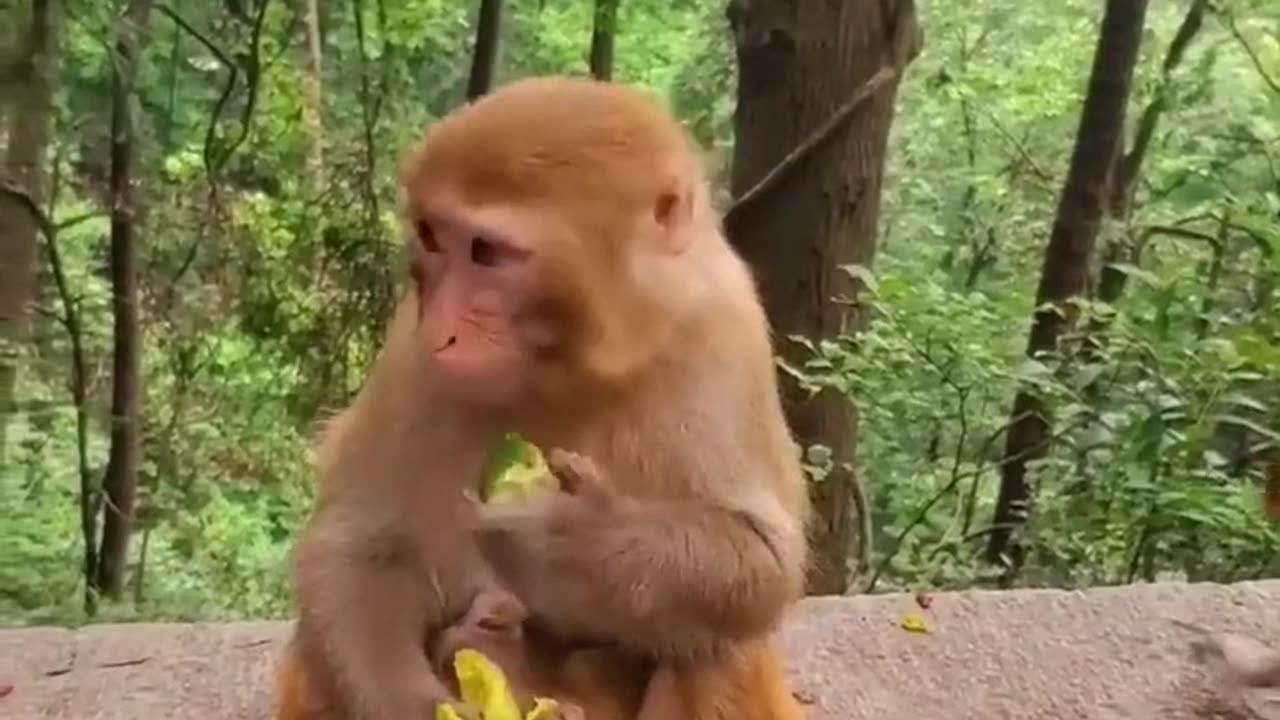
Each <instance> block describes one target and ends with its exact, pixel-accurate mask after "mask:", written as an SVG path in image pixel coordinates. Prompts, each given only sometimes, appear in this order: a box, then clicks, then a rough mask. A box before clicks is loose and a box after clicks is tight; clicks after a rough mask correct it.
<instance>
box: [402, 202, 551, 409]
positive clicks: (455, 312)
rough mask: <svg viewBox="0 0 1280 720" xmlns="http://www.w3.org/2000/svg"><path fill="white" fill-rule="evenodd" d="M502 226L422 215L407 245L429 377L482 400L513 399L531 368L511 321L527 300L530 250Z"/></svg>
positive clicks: (480, 219) (470, 216) (476, 218)
mask: <svg viewBox="0 0 1280 720" xmlns="http://www.w3.org/2000/svg"><path fill="white" fill-rule="evenodd" d="M486 220H487V221H488V222H486ZM500 220H501V218H496V217H489V218H485V217H484V215H483V214H482V213H477V212H470V213H467V215H466V216H465V217H464V216H463V214H462V213H434V214H433V213H420V214H419V215H418V216H417V219H416V220H415V222H414V233H415V236H416V237H415V238H414V241H413V242H411V243H410V244H411V251H412V261H413V264H412V269H413V277H414V282H415V283H416V285H417V289H418V319H419V323H420V324H421V326H422V327H423V330H424V333H423V336H424V343H426V345H427V347H426V348H425V349H426V351H427V352H428V353H429V354H430V360H431V365H432V368H433V371H434V373H435V374H436V376H437V377H438V378H440V379H442V380H443V381H444V382H445V384H446V385H450V384H455V383H456V384H457V386H458V390H459V391H461V392H465V393H466V394H467V396H468V397H469V398H474V399H475V400H477V401H480V402H486V401H488V402H502V401H503V400H505V399H509V398H512V397H514V396H515V395H516V394H518V393H519V391H520V390H521V388H522V386H523V384H524V382H525V380H526V379H527V377H528V375H529V373H530V369H531V368H530V365H531V355H532V353H531V350H530V348H528V347H526V346H525V343H524V342H523V340H522V336H521V333H520V332H518V328H517V327H516V321H515V318H516V317H517V315H518V314H519V312H520V310H521V308H522V306H523V305H524V304H525V303H527V302H528V300H529V298H530V297H531V293H532V287H533V271H532V267H531V263H530V262H529V261H530V259H531V258H532V256H533V251H532V250H530V249H528V248H527V247H522V246H520V245H517V244H516V243H515V242H514V241H513V240H511V237H512V233H511V232H509V226H507V224H506V223H502V222H500Z"/></svg>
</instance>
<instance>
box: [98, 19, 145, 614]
mask: <svg viewBox="0 0 1280 720" xmlns="http://www.w3.org/2000/svg"><path fill="white" fill-rule="evenodd" d="M150 11H151V0H131V1H130V3H129V8H128V10H126V11H125V15H124V17H123V18H122V19H121V23H120V25H119V27H118V30H117V36H116V43H115V54H116V62H115V64H114V66H113V67H114V68H115V69H114V71H113V72H112V74H111V182H110V190H111V258H110V266H111V289H112V297H111V310H112V313H113V315H114V319H115V323H114V332H115V347H114V352H113V354H112V381H111V450H110V453H109V455H108V458H107V469H106V473H105V474H104V475H103V479H102V490H103V518H102V545H101V549H100V551H99V553H98V578H97V587H98V590H99V591H100V592H101V593H102V594H104V595H106V596H107V597H110V598H119V597H120V592H121V590H122V589H123V587H124V569H125V563H126V559H127V556H128V552H129V533H130V530H131V528H132V524H133V499H134V492H135V490H136V489H137V484H138V460H139V458H138V455H139V450H140V443H139V437H138V413H139V408H138V397H139V384H140V380H141V378H140V361H141V345H142V338H141V329H140V327H139V325H138V247H137V231H138V227H137V213H136V211H137V188H138V184H139V183H140V179H139V178H138V177H137V176H136V170H137V168H136V164H137V148H136V147H135V143H134V140H135V137H134V136H135V133H134V127H133V116H132V112H131V108H130V97H129V96H130V93H132V92H133V82H134V78H135V77H136V69H137V57H138V52H137V45H138V38H139V36H140V35H141V28H142V27H143V25H145V23H146V20H147V15H148V14H149V13H150Z"/></svg>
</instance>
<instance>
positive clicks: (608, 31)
mask: <svg viewBox="0 0 1280 720" xmlns="http://www.w3.org/2000/svg"><path fill="white" fill-rule="evenodd" d="M620 1H621V0H596V12H595V18H594V21H593V22H592V24H591V57H590V64H591V75H592V77H595V78H597V79H599V80H612V79H613V39H614V37H615V36H616V35H617V33H618V3H619V2H620Z"/></svg>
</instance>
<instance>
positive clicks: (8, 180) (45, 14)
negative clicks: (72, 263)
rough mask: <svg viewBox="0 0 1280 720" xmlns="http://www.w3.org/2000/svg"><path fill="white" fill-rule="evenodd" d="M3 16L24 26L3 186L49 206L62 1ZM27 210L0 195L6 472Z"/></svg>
mask: <svg viewBox="0 0 1280 720" xmlns="http://www.w3.org/2000/svg"><path fill="white" fill-rule="evenodd" d="M22 4H23V5H27V6H28V7H25V8H22V9H17V8H15V9H14V10H13V11H12V12H10V13H6V15H7V16H8V17H9V18H10V19H11V20H14V21H17V22H20V23H25V26H24V31H23V32H21V33H19V34H18V37H23V38H25V41H26V42H25V47H21V48H20V49H19V50H18V52H17V54H16V55H15V57H14V58H13V60H14V63H15V64H14V67H13V68H12V73H13V74H12V84H11V87H9V88H6V89H5V93H4V97H5V99H6V100H7V101H8V102H7V103H6V104H7V107H6V108H5V113H4V115H3V116H2V119H3V120H4V121H5V122H7V125H6V129H5V132H4V133H3V134H4V137H5V139H6V140H7V144H6V148H5V154H4V171H3V173H0V175H2V176H0V183H3V184H5V185H7V186H10V187H11V188H12V189H14V190H15V191H17V192H19V193H22V194H25V195H26V196H27V199H28V200H30V202H31V203H33V204H34V205H35V208H36V209H41V210H43V208H44V206H45V204H46V203H47V201H48V198H47V195H48V187H47V186H48V168H47V167H46V165H47V161H46V158H45V156H46V154H47V150H48V148H49V133H50V129H51V127H52V125H53V115H54V106H53V88H54V76H55V74H56V73H57V67H58V54H59V47H60V30H61V26H62V4H61V2H59V0H31V2H30V3H22ZM32 209H33V208H31V207H29V206H28V205H27V203H26V202H25V201H23V200H20V199H19V198H17V197H14V196H12V195H7V194H2V193H0V469H3V468H5V467H7V465H6V463H7V455H6V450H7V447H8V440H7V433H6V430H7V428H8V425H9V419H10V416H11V414H12V413H13V411H14V409H15V408H14V390H15V384H16V382H17V371H18V358H19V348H20V347H21V346H22V345H23V344H24V343H25V342H26V340H27V332H28V329H29V327H28V319H29V313H28V307H29V306H30V303H31V301H32V300H33V299H34V298H35V293H36V255H37V248H38V247H39V242H40V237H39V233H40V222H39V219H38V218H37V217H36V215H35V214H34V213H33V212H32Z"/></svg>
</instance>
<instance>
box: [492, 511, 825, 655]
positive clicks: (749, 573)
mask: <svg viewBox="0 0 1280 720" xmlns="http://www.w3.org/2000/svg"><path fill="white" fill-rule="evenodd" d="M478 536H479V540H480V545H481V548H482V550H483V552H484V554H485V556H486V557H487V558H488V559H489V561H490V563H491V564H492V565H493V567H494V569H495V570H496V571H497V573H498V575H499V577H500V578H501V580H502V582H503V583H504V585H505V586H506V587H507V588H508V589H510V590H511V591H512V592H513V593H514V594H515V595H516V596H517V597H519V598H520V599H521V600H522V601H523V602H524V603H525V604H526V606H527V607H528V608H529V611H530V614H531V616H532V617H533V619H534V620H535V621H536V622H540V623H543V624H545V625H546V626H547V627H548V628H549V629H550V630H552V631H553V632H555V633H557V634H562V635H566V636H570V637H585V638H595V639H607V640H613V641H618V642H621V643H622V644H624V645H625V646H628V647H631V648H633V649H636V650H639V651H642V652H648V653H653V654H655V655H657V656H659V657H672V658H687V657H698V656H703V655H705V654H707V653H711V652H714V651H715V650H716V649H717V648H718V647H719V646H721V645H722V644H724V643H731V642H733V641H736V640H741V639H745V638H748V637H752V636H755V635H759V634H761V633H764V632H767V631H769V630H771V629H772V628H773V627H774V626H775V625H776V623H777V621H778V620H779V618H780V617H781V615H782V612H783V610H784V608H785V607H786V606H787V604H788V603H789V602H791V601H792V600H793V599H795V598H796V597H798V596H799V595H800V593H801V591H802V585H803V565H804V554H805V546H804V536H803V531H802V530H801V529H800V527H799V524H798V523H797V522H795V521H793V520H792V519H791V517H790V516H789V515H788V514H787V512H786V511H785V510H784V509H783V507H782V506H781V504H780V503H779V502H778V501H777V500H776V499H775V498H774V497H773V496H772V495H770V494H768V493H767V492H765V491H763V490H761V491H759V492H756V493H752V492H751V491H750V490H749V489H746V490H744V491H743V493H742V495H740V496H738V497H735V498H732V499H716V498H706V499H690V500H661V499H644V500H631V499H627V498H619V499H618V501H617V502H613V503H611V505H610V507H608V508H602V507H600V506H599V505H598V504H595V503H591V502H590V500H584V499H582V498H578V497H571V496H567V495H560V496H557V497H555V498H553V499H551V500H549V501H547V502H545V503H541V504H531V505H526V506H514V507H501V508H500V509H496V510H495V511H493V512H488V513H487V515H486V521H485V524H484V526H483V527H482V529H481V530H480V531H479V532H478Z"/></svg>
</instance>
